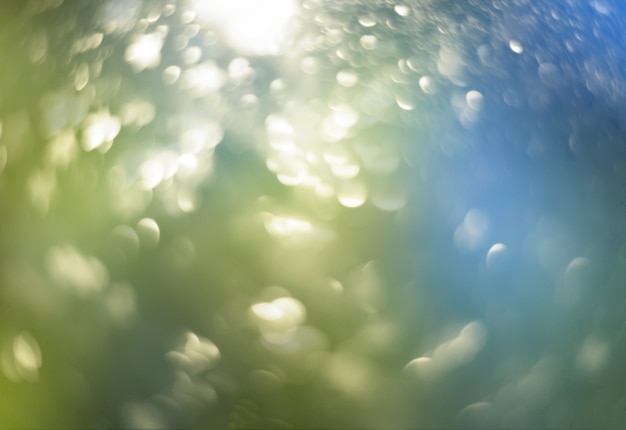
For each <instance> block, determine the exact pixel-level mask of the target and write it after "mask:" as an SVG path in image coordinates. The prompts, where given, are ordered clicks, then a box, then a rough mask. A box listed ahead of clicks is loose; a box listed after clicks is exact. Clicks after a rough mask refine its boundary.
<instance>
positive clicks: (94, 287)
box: [45, 246, 109, 297]
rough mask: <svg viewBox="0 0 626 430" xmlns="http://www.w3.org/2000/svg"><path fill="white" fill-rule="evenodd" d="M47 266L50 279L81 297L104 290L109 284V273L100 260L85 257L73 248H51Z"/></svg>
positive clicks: (46, 261) (47, 256)
mask: <svg viewBox="0 0 626 430" xmlns="http://www.w3.org/2000/svg"><path fill="white" fill-rule="evenodd" d="M45 265H46V269H47V272H48V275H49V276H50V279H52V280H53V281H54V282H55V283H57V284H58V285H59V286H61V287H69V288H71V289H72V290H73V291H74V292H75V293H76V294H77V295H78V296H80V297H85V296H87V295H90V294H93V293H96V292H98V291H100V290H102V289H103V288H104V287H105V286H106V285H107V283H108V282H109V272H108V270H107V268H106V266H105V265H104V264H103V263H102V262H101V261H100V260H99V259H97V258H96V257H89V256H85V255H83V254H81V253H80V252H79V251H78V250H77V249H76V248H74V247H72V246H58V247H53V248H50V249H49V250H48V252H47V254H46V259H45Z"/></svg>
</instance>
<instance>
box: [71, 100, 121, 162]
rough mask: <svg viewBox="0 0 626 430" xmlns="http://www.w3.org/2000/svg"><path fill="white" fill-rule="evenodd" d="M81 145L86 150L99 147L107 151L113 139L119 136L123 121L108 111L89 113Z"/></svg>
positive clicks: (100, 149)
mask: <svg viewBox="0 0 626 430" xmlns="http://www.w3.org/2000/svg"><path fill="white" fill-rule="evenodd" d="M83 127H84V128H83V133H82V136H81V146H82V148H83V149H84V150H85V151H93V150H94V149H98V150H99V151H101V152H106V151H108V150H109V149H110V148H111V145H112V144H113V139H115V138H116V137H117V135H118V134H119V132H120V129H121V121H120V119H119V118H118V117H116V116H113V115H111V114H110V113H109V112H108V111H106V110H105V111H102V112H99V113H94V114H91V115H89V116H88V117H87V118H86V119H85V122H84V124H83Z"/></svg>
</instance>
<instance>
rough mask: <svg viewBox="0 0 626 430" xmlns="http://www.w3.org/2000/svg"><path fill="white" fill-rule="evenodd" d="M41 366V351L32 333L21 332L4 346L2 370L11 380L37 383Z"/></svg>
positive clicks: (0, 357)
mask: <svg viewBox="0 0 626 430" xmlns="http://www.w3.org/2000/svg"><path fill="white" fill-rule="evenodd" d="M41 365H42V356H41V349H40V348H39V344H38V343H37V341H36V340H35V338H34V337H33V336H32V335H31V334H30V333H28V332H21V333H19V334H18V335H16V336H15V337H14V338H13V340H12V342H5V344H4V345H2V352H1V353H0V370H2V373H3V374H4V376H6V377H7V378H8V379H9V380H11V381H13V382H20V381H29V382H37V380H38V379H39V368H40V367H41Z"/></svg>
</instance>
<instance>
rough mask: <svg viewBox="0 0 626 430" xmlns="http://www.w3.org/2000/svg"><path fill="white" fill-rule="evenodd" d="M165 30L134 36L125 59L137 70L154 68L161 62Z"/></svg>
mask: <svg viewBox="0 0 626 430" xmlns="http://www.w3.org/2000/svg"><path fill="white" fill-rule="evenodd" d="M164 33H165V32H162V31H161V32H154V33H148V34H140V35H137V36H135V37H134V38H133V40H132V42H131V44H130V45H128V48H126V52H125V53H124V59H125V60H126V61H127V62H128V63H129V64H130V65H131V66H132V67H133V69H134V70H135V71H136V72H141V71H143V70H145V69H153V68H155V67H156V66H158V65H159V63H160V62H161V49H162V48H163V39H164V38H165V34H164Z"/></svg>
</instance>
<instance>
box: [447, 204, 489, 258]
mask: <svg viewBox="0 0 626 430" xmlns="http://www.w3.org/2000/svg"><path fill="white" fill-rule="evenodd" d="M488 230H489V220H488V218H487V216H486V214H485V213H483V212H482V211H480V210H478V209H471V210H470V211H468V212H467V214H466V215H465V218H463V222H462V223H461V224H460V225H459V226H458V227H457V228H456V230H455V231H454V245H455V246H456V248H457V249H458V250H459V251H464V252H473V251H476V250H477V249H478V248H479V247H480V246H481V245H482V244H483V242H484V240H485V237H486V234H487V232H488Z"/></svg>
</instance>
